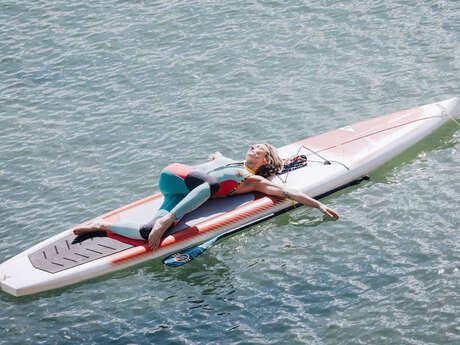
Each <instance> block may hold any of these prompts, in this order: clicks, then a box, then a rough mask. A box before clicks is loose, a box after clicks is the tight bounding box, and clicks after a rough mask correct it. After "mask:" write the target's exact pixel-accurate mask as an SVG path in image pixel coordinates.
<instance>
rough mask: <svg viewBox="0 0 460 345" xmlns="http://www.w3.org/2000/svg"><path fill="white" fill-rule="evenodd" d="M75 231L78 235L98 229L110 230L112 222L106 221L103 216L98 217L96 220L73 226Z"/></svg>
mask: <svg viewBox="0 0 460 345" xmlns="http://www.w3.org/2000/svg"><path fill="white" fill-rule="evenodd" d="M72 230H73V233H74V234H75V235H77V236H80V235H84V234H88V233H91V232H96V231H108V230H110V223H109V222H107V221H105V220H104V219H102V218H98V219H96V220H95V221H94V222H91V223H90V224H87V225H80V226H78V227H76V228H73V229H72Z"/></svg>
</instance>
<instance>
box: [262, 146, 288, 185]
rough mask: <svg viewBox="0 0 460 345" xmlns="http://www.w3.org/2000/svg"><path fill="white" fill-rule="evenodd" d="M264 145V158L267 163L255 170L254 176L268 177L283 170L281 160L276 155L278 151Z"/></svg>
mask: <svg viewBox="0 0 460 345" xmlns="http://www.w3.org/2000/svg"><path fill="white" fill-rule="evenodd" d="M264 145H265V147H266V148H267V156H266V158H267V160H268V163H267V164H265V165H262V166H261V167H260V168H259V169H257V171H256V175H260V176H263V177H270V176H273V175H275V174H277V173H279V172H281V170H283V160H282V159H281V158H280V156H279V155H278V151H277V150H276V148H275V147H273V146H272V145H270V144H268V143H265V144H264Z"/></svg>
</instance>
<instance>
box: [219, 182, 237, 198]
mask: <svg viewBox="0 0 460 345" xmlns="http://www.w3.org/2000/svg"><path fill="white" fill-rule="evenodd" d="M238 185H239V183H238V182H236V181H233V180H227V181H222V182H221V183H220V186H219V190H218V191H217V192H216V193H215V194H213V195H212V196H213V197H216V196H224V195H228V194H230V193H231V192H233V189H235V187H237V186H238Z"/></svg>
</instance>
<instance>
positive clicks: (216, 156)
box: [209, 151, 224, 161]
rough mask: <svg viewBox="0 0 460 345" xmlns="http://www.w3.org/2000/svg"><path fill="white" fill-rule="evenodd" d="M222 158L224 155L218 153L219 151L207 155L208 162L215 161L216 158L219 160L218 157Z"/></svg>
mask: <svg viewBox="0 0 460 345" xmlns="http://www.w3.org/2000/svg"><path fill="white" fill-rule="evenodd" d="M223 156H224V155H223V154H222V153H220V152H219V151H216V152H214V153H211V154H210V155H209V160H211V161H213V160H215V159H217V158H220V157H223Z"/></svg>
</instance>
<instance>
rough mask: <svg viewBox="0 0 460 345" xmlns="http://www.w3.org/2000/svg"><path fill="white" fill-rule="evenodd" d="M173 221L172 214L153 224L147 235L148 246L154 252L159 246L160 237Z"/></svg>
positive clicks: (174, 217) (174, 218) (173, 216)
mask: <svg viewBox="0 0 460 345" xmlns="http://www.w3.org/2000/svg"><path fill="white" fill-rule="evenodd" d="M175 220H176V216H175V215H174V214H172V213H168V214H167V215H165V216H163V217H161V218H159V219H158V220H157V221H156V222H155V225H154V226H153V228H152V231H151V232H150V235H149V246H150V248H152V250H155V249H157V248H158V247H159V246H160V242H161V237H162V236H163V234H164V233H165V232H166V230H168V229H169V227H170V226H171V225H172V224H173V223H174V221H175Z"/></svg>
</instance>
